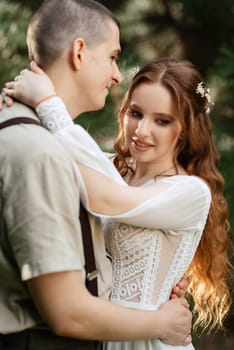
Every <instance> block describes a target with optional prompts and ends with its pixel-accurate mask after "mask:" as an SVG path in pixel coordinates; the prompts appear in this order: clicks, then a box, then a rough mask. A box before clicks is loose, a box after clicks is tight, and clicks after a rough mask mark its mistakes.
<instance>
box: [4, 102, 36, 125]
mask: <svg viewBox="0 0 234 350" xmlns="http://www.w3.org/2000/svg"><path fill="white" fill-rule="evenodd" d="M16 117H28V118H33V119H37V120H38V118H37V116H36V113H35V111H34V110H33V109H32V108H30V107H28V106H26V105H24V104H23V103H19V102H16V101H15V102H14V104H13V106H12V107H6V106H5V105H3V107H2V110H1V111H0V122H3V121H5V120H8V119H11V118H16Z"/></svg>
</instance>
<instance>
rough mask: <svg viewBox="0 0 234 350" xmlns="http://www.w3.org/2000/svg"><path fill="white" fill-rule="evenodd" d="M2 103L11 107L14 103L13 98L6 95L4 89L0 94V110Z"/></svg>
mask: <svg viewBox="0 0 234 350" xmlns="http://www.w3.org/2000/svg"><path fill="white" fill-rule="evenodd" d="M4 103H5V105H6V106H7V107H11V106H12V105H13V103H14V100H13V99H12V98H11V97H9V96H7V95H6V94H5V93H4V91H2V92H1V94H0V111H1V110H2V107H3V104H4Z"/></svg>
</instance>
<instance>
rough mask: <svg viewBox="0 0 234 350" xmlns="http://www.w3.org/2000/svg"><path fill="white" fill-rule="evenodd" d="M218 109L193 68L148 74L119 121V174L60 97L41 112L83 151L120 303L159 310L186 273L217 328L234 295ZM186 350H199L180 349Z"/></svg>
mask: <svg viewBox="0 0 234 350" xmlns="http://www.w3.org/2000/svg"><path fill="white" fill-rule="evenodd" d="M36 70H37V69H36ZM37 72H38V73H39V74H41V75H43V73H42V72H41V71H40V70H39V69H38V70H37ZM29 76H30V79H29V80H31V81H32V80H33V81H35V82H36V81H37V80H36V79H37V78H38V77H37V75H36V74H33V73H32V72H27V74H23V76H21V79H20V80H19V82H20V81H21V86H22V85H23V83H26V84H27V86H28V80H27V77H29ZM43 78H44V82H45V83H46V84H45V86H46V87H48V86H49V88H48V89H47V90H46V89H44V91H45V96H47V95H51V94H54V91H53V88H52V86H51V84H50V85H48V80H47V79H46V77H45V76H43ZM34 79H35V80H34ZM19 82H17V90H16V89H15V85H16V84H15V83H13V84H11V85H8V88H10V90H9V89H7V90H6V92H7V93H10V94H11V95H14V96H15V97H16V98H19V97H20V98H22V94H23V101H24V102H28V103H29V104H31V105H33V103H35V102H37V101H38V100H37V99H38V97H37V94H35V93H34V92H33V96H32V93H31V92H32V90H33V85H31V86H30V89H28V91H29V92H30V93H29V94H28V96H27V91H26V90H25V89H24V90H19V87H20V83H19ZM11 89H13V92H12V90H11ZM210 103H211V101H210V96H209V91H208V89H207V88H206V87H205V86H204V84H203V82H202V78H201V76H200V74H199V73H198V71H197V70H196V69H195V67H194V66H193V65H192V64H191V63H190V62H187V61H175V60H170V59H164V60H158V61H155V62H152V63H150V64H148V65H146V66H145V67H143V68H142V69H141V70H140V71H139V72H138V73H137V74H136V75H135V77H134V78H133V80H132V82H131V84H130V87H129V89H128V91H127V93H126V96H125V99H124V101H123V104H122V107H121V110H120V114H119V125H120V132H119V135H118V137H117V140H116V143H115V150H116V154H115V156H114V164H115V166H116V168H117V170H118V172H119V173H117V172H116V170H115V169H114V168H113V167H112V165H111V163H110V162H109V161H108V160H107V158H106V157H105V156H104V155H103V154H102V152H101V151H100V149H99V148H98V146H97V145H96V144H95V143H94V141H93V140H92V139H91V138H90V137H89V136H88V135H87V134H86V132H85V131H84V130H83V129H82V128H81V127H79V126H77V125H76V126H75V125H74V124H73V123H72V121H71V119H70V117H69V115H68V113H67V112H66V110H65V108H64V106H63V105H62V102H61V100H60V99H59V98H57V97H54V98H50V99H46V100H45V101H43V102H41V103H37V107H36V110H37V112H38V115H39V117H40V118H41V119H42V122H43V123H44V124H45V125H46V126H47V127H48V128H49V129H51V130H52V131H53V132H55V134H56V136H57V137H58V138H59V139H60V140H61V142H64V143H66V145H67V144H69V145H70V147H71V148H72V150H73V152H74V153H75V154H76V159H77V162H78V163H79V170H80V172H81V174H82V175H83V176H82V177H81V181H83V191H82V199H83V202H84V204H85V206H86V208H87V209H88V210H90V211H91V212H92V213H94V214H96V215H99V216H102V217H103V228H104V231H105V234H106V243H107V248H108V250H109V252H110V254H111V255H112V259H113V290H112V296H111V299H112V301H113V302H116V303H119V304H121V305H125V306H126V307H133V308H142V309H156V308H158V307H159V306H160V305H161V303H163V302H165V301H166V300H167V299H168V298H169V295H170V291H171V289H172V287H173V285H175V283H176V282H178V281H179V279H180V278H181V276H182V275H183V274H185V275H186V276H187V278H188V280H189V281H190V286H189V292H190V294H191V295H192V297H193V299H194V305H195V306H194V312H195V314H196V315H197V318H196V322H195V325H199V324H201V325H202V326H203V327H204V328H210V329H212V328H214V327H215V326H222V321H223V318H224V317H225V315H226V314H227V312H228V309H229V305H230V295H229V290H228V287H227V284H226V274H227V271H228V267H229V262H228V257H227V246H228V223H227V208H226V202H225V200H224V197H223V178H222V176H221V174H220V173H219V171H218V169H217V160H218V156H217V152H216V149H215V146H214V144H213V141H212V137H211V125H210V119H209V108H210ZM58 115H60V116H61V118H60V119H59V118H58ZM119 174H121V177H120V176H119ZM122 178H123V179H124V181H125V182H124V181H123V180H122ZM114 182H115V183H114ZM126 183H127V184H129V185H131V186H135V187H127V186H126ZM103 187H104V188H105V191H103ZM136 187H140V188H136ZM113 193H114V194H115V195H114V196H113ZM210 204H211V205H210ZM121 221H124V222H125V224H122V223H121ZM107 348H108V349H110V350H115V349H116V350H117V349H127V350H128V349H139V350H140V349H141V350H143V349H156V350H158V349H173V348H174V347H173V346H170V345H167V344H164V343H163V342H161V341H160V340H152V341H135V342H120V343H118V342H117V343H107ZM180 348H181V349H182V348H183V349H184V348H187V349H193V347H192V345H188V346H187V347H176V349H180Z"/></svg>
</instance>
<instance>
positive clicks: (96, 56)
mask: <svg viewBox="0 0 234 350" xmlns="http://www.w3.org/2000/svg"><path fill="white" fill-rule="evenodd" d="M119 53H120V40H119V28H118V26H117V25H116V24H115V23H114V22H113V21H109V22H108V35H107V39H106V40H105V41H103V42H102V43H101V44H99V45H97V46H96V47H92V48H88V47H87V48H86V52H85V56H84V60H83V62H82V67H81V70H80V72H79V81H82V92H83V93H82V95H83V97H84V99H83V101H82V102H83V105H84V110H85V111H91V110H92V111H94V110H98V109H101V108H103V107H104V105H105V100H106V97H107V95H108V93H109V90H110V88H111V86H112V84H119V83H120V82H121V74H120V71H119V68H118V65H117V62H116V61H117V58H118V56H119Z"/></svg>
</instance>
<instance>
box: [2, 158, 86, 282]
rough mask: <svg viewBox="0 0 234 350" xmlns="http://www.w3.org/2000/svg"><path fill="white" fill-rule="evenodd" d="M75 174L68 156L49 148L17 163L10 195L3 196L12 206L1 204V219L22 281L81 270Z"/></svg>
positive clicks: (81, 257) (80, 239)
mask: <svg viewBox="0 0 234 350" xmlns="http://www.w3.org/2000/svg"><path fill="white" fill-rule="evenodd" d="M74 175H75V172H74V171H73V169H72V166H71V163H70V162H69V160H68V159H66V158H65V157H62V156H60V155H55V153H53V152H51V153H50V152H46V154H45V153H43V152H42V153H41V154H40V155H37V156H36V157H35V160H30V161H29V162H27V163H26V162H25V163H24V164H23V165H22V169H21V174H20V176H19V178H18V180H17V181H16V183H15V184H14V190H12V191H10V195H11V196H12V199H11V198H7V200H9V204H10V203H11V205H9V206H8V205H7V203H6V217H7V222H8V225H9V227H8V232H9V242H10V244H11V247H12V249H13V250H14V256H15V257H16V263H17V265H18V266H19V269H20V271H21V277H22V279H23V280H27V279H30V278H33V277H36V276H39V275H42V274H46V273H52V272H61V271H66V270H82V269H83V264H84V260H83V253H82V252H83V250H82V249H83V248H82V236H81V231H80V224H79V220H78V216H79V202H78V200H77V198H79V184H78V182H76V180H75V176H74ZM13 198H15V200H14V201H13ZM17 198H21V201H20V202H19V201H17ZM22 199H23V200H22Z"/></svg>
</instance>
